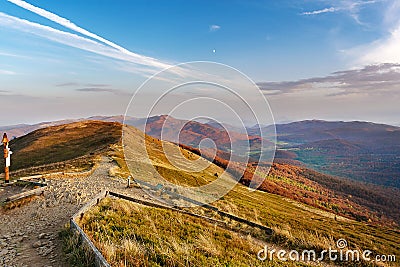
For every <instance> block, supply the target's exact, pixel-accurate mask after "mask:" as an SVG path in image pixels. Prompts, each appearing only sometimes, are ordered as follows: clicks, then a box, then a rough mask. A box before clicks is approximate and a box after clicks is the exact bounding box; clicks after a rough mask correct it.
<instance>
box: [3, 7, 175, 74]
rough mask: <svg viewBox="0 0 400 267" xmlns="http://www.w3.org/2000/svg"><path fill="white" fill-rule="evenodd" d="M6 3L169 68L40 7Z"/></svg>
mask: <svg viewBox="0 0 400 267" xmlns="http://www.w3.org/2000/svg"><path fill="white" fill-rule="evenodd" d="M7 1H8V2H10V3H13V4H15V5H17V6H20V7H22V8H23V9H26V10H29V11H31V12H33V13H35V14H37V15H39V16H42V17H44V18H46V19H48V20H51V21H53V22H55V23H57V24H59V25H61V26H64V27H66V28H68V29H70V30H73V31H75V32H78V33H80V34H82V35H85V36H87V37H90V38H92V39H95V40H97V41H100V42H102V43H104V44H106V45H108V46H110V47H113V48H115V49H117V50H119V51H120V52H122V53H124V54H127V55H129V56H134V57H139V58H141V59H145V60H146V59H147V60H149V61H151V65H153V66H154V67H158V68H168V67H171V65H169V64H166V63H163V62H160V61H158V60H157V59H154V58H151V57H146V56H143V55H139V54H136V53H133V52H131V51H129V50H128V49H126V48H123V47H122V46H119V45H117V44H115V43H114V42H111V41H109V40H107V39H105V38H103V37H101V36H98V35H97V34H95V33H92V32H90V31H88V30H85V29H83V28H81V27H79V26H77V25H76V24H75V23H73V22H71V21H70V20H68V19H66V18H63V17H60V16H59V15H57V14H54V13H52V12H50V11H47V10H45V9H42V8H40V7H37V6H34V5H32V4H29V3H27V2H25V1H22V0H7Z"/></svg>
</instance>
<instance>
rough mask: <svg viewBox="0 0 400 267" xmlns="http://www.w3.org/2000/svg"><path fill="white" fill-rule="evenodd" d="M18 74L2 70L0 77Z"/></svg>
mask: <svg viewBox="0 0 400 267" xmlns="http://www.w3.org/2000/svg"><path fill="white" fill-rule="evenodd" d="M15 74H16V73H15V72H13V71H10V70H1V69H0V75H15Z"/></svg>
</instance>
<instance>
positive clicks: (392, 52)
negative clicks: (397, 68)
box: [351, 25, 400, 65]
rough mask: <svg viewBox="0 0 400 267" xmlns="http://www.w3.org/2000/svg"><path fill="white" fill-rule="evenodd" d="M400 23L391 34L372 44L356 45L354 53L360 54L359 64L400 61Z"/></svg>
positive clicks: (352, 51)
mask: <svg viewBox="0 0 400 267" xmlns="http://www.w3.org/2000/svg"><path fill="white" fill-rule="evenodd" d="M399 44H400V25H399V26H398V27H397V28H396V29H395V30H393V31H391V32H390V34H389V35H388V36H387V37H385V38H382V39H380V40H377V41H375V42H373V43H371V44H368V45H365V46H362V47H356V48H354V49H352V50H351V53H352V54H356V55H357V54H358V56H359V58H358V59H357V62H356V64H357V65H366V64H376V63H400V45H399Z"/></svg>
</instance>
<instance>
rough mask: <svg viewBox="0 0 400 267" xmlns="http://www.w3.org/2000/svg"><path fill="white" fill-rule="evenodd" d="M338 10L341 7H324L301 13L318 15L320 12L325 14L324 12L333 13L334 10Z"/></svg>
mask: <svg viewBox="0 0 400 267" xmlns="http://www.w3.org/2000/svg"><path fill="white" fill-rule="evenodd" d="M338 10H339V9H337V8H334V7H329V8H324V9H320V10H314V11H308V12H303V13H301V15H318V14H323V13H332V12H335V11H338Z"/></svg>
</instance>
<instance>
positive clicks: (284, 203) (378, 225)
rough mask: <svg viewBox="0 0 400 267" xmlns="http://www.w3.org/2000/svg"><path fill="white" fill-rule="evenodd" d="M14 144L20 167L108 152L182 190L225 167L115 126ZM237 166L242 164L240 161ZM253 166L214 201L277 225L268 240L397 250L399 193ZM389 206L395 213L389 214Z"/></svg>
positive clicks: (40, 135) (75, 127)
mask: <svg viewBox="0 0 400 267" xmlns="http://www.w3.org/2000/svg"><path fill="white" fill-rule="evenodd" d="M122 127H127V129H125V138H126V139H125V142H124V146H125V149H126V150H128V152H127V153H128V155H129V158H124V154H123V153H122V145H121V142H120V140H121V139H120V138H121V129H122ZM11 145H12V149H13V151H14V152H15V154H14V155H13V162H15V165H16V167H17V168H25V167H33V166H37V165H43V164H50V163H56V162H65V161H68V160H73V159H75V160H79V159H80V158H82V157H83V156H91V155H95V154H103V155H104V154H107V155H110V156H112V157H113V158H114V159H115V160H116V161H117V162H118V164H119V166H120V168H121V173H123V172H124V171H127V170H126V165H124V164H125V163H126V164H127V165H128V166H129V165H130V167H131V169H132V170H133V173H132V174H133V177H134V178H135V179H142V180H145V179H146V176H149V178H154V177H155V176H154V173H151V172H150V173H149V167H151V166H150V165H152V166H154V167H155V170H156V172H157V173H158V174H160V175H161V176H162V177H163V178H164V179H166V180H168V181H170V182H173V183H175V184H179V185H182V186H199V185H205V184H207V183H210V182H212V181H214V180H215V179H216V177H217V176H221V175H222V173H223V171H224V167H225V165H224V164H226V162H224V160H223V159H219V158H217V159H216V160H213V161H214V163H215V164H214V163H211V162H208V161H207V160H206V159H203V158H200V157H199V156H198V155H196V154H197V153H195V152H196V148H190V147H188V146H186V147H181V148H178V147H177V146H176V145H175V144H172V143H169V142H165V141H161V140H159V139H158V138H154V137H151V136H149V135H145V134H144V133H143V132H141V131H140V130H138V129H136V128H134V127H131V126H122V125H121V124H119V123H113V122H100V121H83V122H76V123H72V124H67V125H61V126H52V127H48V128H45V129H40V130H37V131H35V132H32V133H30V134H28V135H26V136H23V137H20V138H17V139H15V140H13V142H12V144H11ZM163 147H164V148H167V149H175V151H179V152H180V153H181V154H182V155H183V156H184V157H183V158H182V159H184V160H187V161H189V162H190V163H192V162H195V161H197V160H199V159H200V161H198V162H203V163H207V164H208V165H209V166H208V167H207V168H206V169H204V170H201V171H198V172H194V173H193V172H188V171H185V170H184V169H182V168H183V167H184V166H181V167H179V165H178V167H177V165H175V164H171V162H170V161H169V159H168V158H166V157H165V155H164V154H163V153H162V148H163ZM146 154H147V155H148V156H147V155H146ZM176 163H178V164H179V162H176ZM149 164H150V165H149ZM184 164H186V161H185V162H184ZM193 164H195V163H193ZM196 164H197V163H196ZM237 164H238V166H240V163H237ZM254 164H257V163H252V164H250V165H248V166H246V172H247V174H245V175H244V176H243V177H235V174H234V173H230V172H228V173H226V179H231V180H232V181H234V180H235V179H237V178H239V179H241V183H242V184H238V185H236V186H235V187H234V188H233V190H231V191H230V192H229V193H228V194H227V195H225V196H224V197H222V198H220V199H218V200H216V201H214V202H213V205H214V206H216V207H218V208H219V209H221V210H223V211H226V212H230V213H233V214H235V215H237V216H240V217H243V218H246V219H248V220H251V221H256V222H258V223H260V224H262V225H265V226H268V227H271V228H273V229H274V230H275V234H274V235H273V236H271V237H269V238H268V239H266V240H265V241H267V242H272V243H275V244H278V245H281V246H284V247H289V248H303V249H304V248H316V249H318V250H321V249H323V248H326V247H327V246H333V245H334V244H333V243H332V242H334V240H337V239H339V238H346V240H348V241H349V242H350V244H352V245H351V246H352V247H355V246H357V247H362V248H365V249H372V250H373V251H374V253H394V254H396V253H398V252H399V251H398V246H397V245H396V244H398V242H399V240H400V233H399V230H398V226H396V225H395V224H394V223H393V221H395V220H398V217H396V216H398V211H399V207H398V205H399V204H398V201H396V199H398V196H399V193H398V191H395V190H394V191H385V188H383V187H376V188H372V187H368V186H366V187H365V186H363V185H361V184H360V183H357V182H352V181H345V180H341V179H338V178H336V179H335V178H333V177H331V176H328V175H323V174H321V173H318V172H315V171H312V170H309V169H307V168H302V167H296V166H291V165H288V164H275V165H273V166H272V169H271V171H270V172H267V169H264V166H263V165H262V164H263V163H259V164H260V169H259V171H258V172H257V173H254V166H255V165H254ZM252 173H254V174H255V175H257V176H264V177H265V183H264V184H263V185H262V187H261V190H258V191H255V192H250V191H249V190H248V189H247V188H246V187H245V185H246V184H247V183H248V181H247V180H246V179H247V178H248V176H247V175H249V174H252ZM215 174H217V176H216V175H215ZM122 176H123V175H122ZM123 177H125V176H123ZM380 190H381V191H380ZM385 206H387V209H385ZM388 208H391V209H392V211H393V212H394V213H390V212H389V210H388ZM378 211H379V212H378ZM115 212H116V215H115V216H119V215H118V214H119V213H118V212H119V211H117V210H115ZM198 212H201V210H199V211H198ZM396 212H397V215H396ZM100 216H104V215H103V214H99V217H98V218H100ZM157 216H158V217H157V219H158V220H161V221H162V218H163V217H162V216H164V215H163V214H162V213H159V214H158V215H157ZM168 216H169V215H168ZM210 216H213V215H212V214H210ZM108 219H110V220H113V225H114V228H112V229H111V230H112V232H111V233H110V234H113V233H114V234H116V235H117V234H121V233H119V232H118V231H119V230H118V229H124V228H123V227H120V226H118V223H119V222H120V220H119V219H118V218H117V217H116V218H115V219H113V218H108ZM191 223H192V222H188V224H191ZM196 224H199V222H196ZM108 230H110V229H108ZM108 230H107V231H108ZM107 233H108V232H107ZM371 240H374V247H371V246H372V245H371ZM237 253H241V252H240V251H238V252H237ZM277 266H279V265H277Z"/></svg>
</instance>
